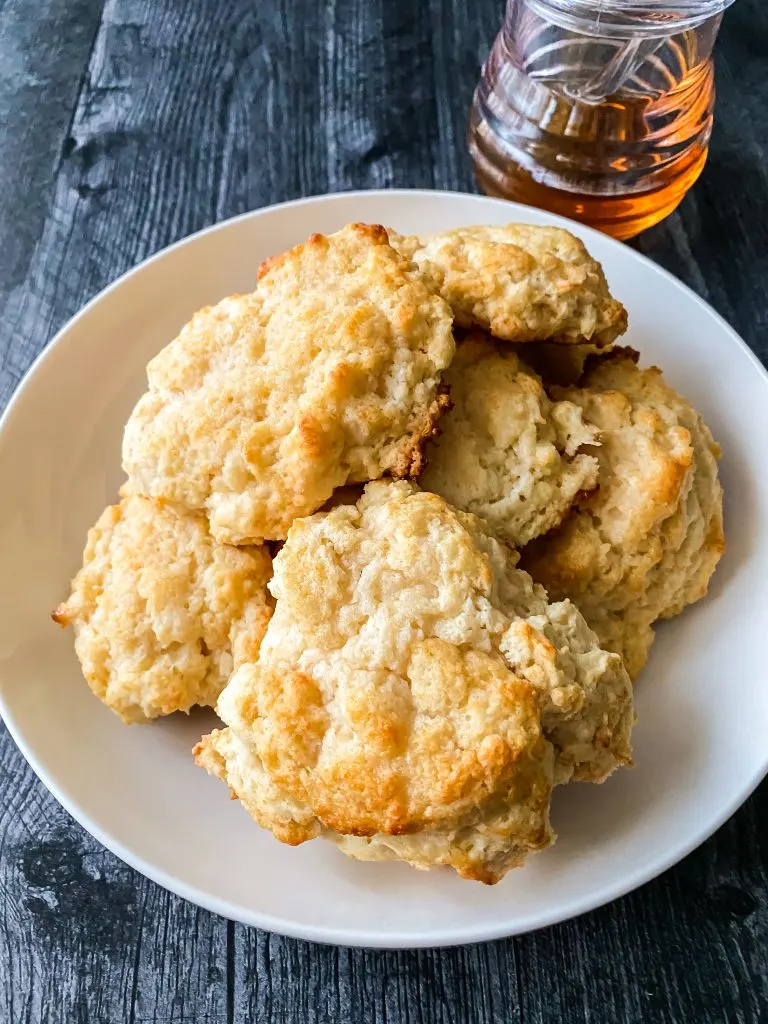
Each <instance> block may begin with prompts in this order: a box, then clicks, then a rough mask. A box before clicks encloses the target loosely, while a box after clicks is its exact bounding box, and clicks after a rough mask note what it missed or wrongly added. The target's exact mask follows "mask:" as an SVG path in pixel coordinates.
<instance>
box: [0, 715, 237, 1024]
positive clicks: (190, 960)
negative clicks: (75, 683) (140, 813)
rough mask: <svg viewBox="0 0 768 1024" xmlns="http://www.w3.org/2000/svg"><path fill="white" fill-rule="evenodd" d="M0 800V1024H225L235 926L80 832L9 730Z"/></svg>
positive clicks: (2, 735)
mask: <svg viewBox="0 0 768 1024" xmlns="http://www.w3.org/2000/svg"><path fill="white" fill-rule="evenodd" d="M0 792H2V800H0V1021H2V1022H3V1024H6V1022H7V1024H42V1022H49V1021H50V1022H56V1024H76V1022H77V1024H80V1022H82V1024H86V1022H87V1024H91V1022H93V1024H113V1022H114V1024H129V1022H131V1024H133V1022H135V1024H139V1022H140V1021H142V1022H143V1021H155V1020H157V1021H163V1022H165V1021H168V1022H170V1021H186V1020H194V1021H196V1022H197V1021H199V1022H201V1024H226V1022H227V1009H226V1007H227V1001H226V989H227V982H226V963H227V958H226V943H227V924H226V922H225V921H223V920H221V919H220V918H217V917H214V916H213V915H211V914H208V913H205V912H204V911H201V910H198V909H197V908H196V907H194V906H193V905H192V904H190V903H187V902H185V901H184V900H180V899H177V898H176V897H175V896H171V895H170V893H167V892H165V891H164V890H163V889H161V888H160V887H159V886H156V885H153V884H151V883H149V882H147V881H146V880H145V879H143V878H142V877H141V876H140V875H138V874H137V873H136V872H135V871H133V870H132V869H131V868H129V867H127V866H126V865H125V864H123V863H122V862H121V861H119V860H118V859H117V858H116V857H113V856H112V854H110V853H108V852H107V851H106V850H105V849H104V848H103V847H102V846H101V844H100V843H98V842H96V840H95V839H92V838H91V837H90V836H89V835H88V834H87V833H86V832H84V831H83V829H81V828H80V827H79V826H77V825H75V824H74V822H73V821H72V819H71V818H70V817H69V815H68V814H67V813H66V811H64V810H63V809H62V808H61V807H59V805H58V804H57V803H56V801H55V800H54V799H53V798H52V797H51V796H49V795H48V793H47V792H46V791H45V790H44V789H43V787H42V786H41V785H40V783H39V782H38V781H37V779H36V778H35V776H34V775H33V773H32V771H31V770H30V769H29V768H28V767H27V765H26V764H25V763H24V761H23V759H22V758H21V756H20V755H19V754H18V752H17V751H16V749H15V747H14V746H13V744H12V743H11V742H10V741H9V739H8V737H7V734H6V732H5V729H4V727H2V726H0Z"/></svg>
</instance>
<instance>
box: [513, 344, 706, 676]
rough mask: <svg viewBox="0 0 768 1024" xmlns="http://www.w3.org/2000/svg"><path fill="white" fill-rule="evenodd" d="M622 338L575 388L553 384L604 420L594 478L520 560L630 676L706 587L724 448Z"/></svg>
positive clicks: (588, 415)
mask: <svg viewBox="0 0 768 1024" xmlns="http://www.w3.org/2000/svg"><path fill="white" fill-rule="evenodd" d="M636 358H637V354H636V353H633V352H632V351H631V350H628V349H621V350H619V349H616V350H615V351H614V352H612V353H610V354H609V355H608V356H606V357H605V358H604V359H601V360H598V361H596V362H595V364H594V366H593V367H592V368H591V369H588V371H587V373H586V375H585V377H584V378H583V380H582V383H581V386H580V387H579V388H570V389H562V390H559V389H553V394H554V395H555V396H556V397H557V398H558V399H561V400H566V401H570V402H573V403H575V404H576V405H578V406H579V407H580V408H581V409H582V410H583V413H584V418H585V420H587V422H589V423H592V424H594V426H595V427H596V428H597V429H598V430H599V432H600V439H601V444H600V447H599V448H597V449H595V451H596V455H597V458H598V460H599V463H600V471H599V479H598V487H597V490H595V491H594V492H593V493H592V494H591V495H589V496H587V498H586V499H585V501H584V502H583V503H581V504H580V505H579V507H578V508H576V509H574V510H573V511H572V512H571V513H570V514H569V515H568V517H567V518H566V520H565V522H564V523H563V524H562V526H561V527H559V528H558V529H556V530H555V531H553V532H552V533H549V534H547V535H545V536H543V537H540V538H538V539H537V540H535V541H534V542H533V543H532V544H530V545H529V546H528V547H526V548H525V550H524V551H523V555H522V564H523V566H524V568H525V569H527V570H528V571H529V572H530V573H531V575H532V576H533V577H534V579H536V580H538V581H539V582H540V583H542V584H543V585H544V586H545V587H546V588H547V591H548V592H549V594H550V596H553V597H556V598H570V599H571V600H573V601H574V602H576V604H578V606H579V608H580V610H581V611H582V613H583V615H584V617H585V618H586V620H587V622H588V623H589V624H590V626H591V627H592V629H593V630H594V631H595V632H596V633H597V635H598V636H599V638H600V640H601V642H602V644H603V645H604V646H605V647H607V648H608V649H609V650H612V651H616V652H617V653H619V654H621V655H622V656H623V658H624V660H625V662H626V665H627V668H628V669H629V673H630V675H631V676H632V677H635V676H636V675H637V674H638V673H639V672H640V670H641V669H642V667H643V665H644V664H645V661H646V658H647V655H648V651H649V649H650V646H651V643H652V641H653V629H652V624H653V622H654V621H655V620H656V619H659V618H665V619H666V618H671V617H672V616H674V615H677V614H679V613H680V612H681V611H682V610H683V608H685V607H686V606H687V605H689V604H691V603H693V602H694V601H698V600H699V599H700V598H702V597H703V596H704V595H705V594H706V592H707V587H708V584H709V579H710V577H711V576H712V573H713V572H714V570H715V567H716V566H717V563H718V561H719V559H720V557H721V555H722V553H723V550H724V544H725V542H724V535H723V493H722V488H721V486H720V482H719V480H718V474H717V459H718V456H719V449H718V447H717V445H716V444H715V442H714V441H713V440H712V435H711V433H710V432H709V429H708V428H707V426H706V424H705V423H704V421H703V420H702V418H701V416H700V415H699V414H698V413H697V412H696V411H695V410H694V409H693V408H692V407H691V405H690V404H689V403H688V402H687V401H686V400H685V399H684V398H682V397H681V396H680V395H679V394H677V392H675V391H674V390H673V389H672V388H671V387H670V386H669V385H668V384H667V382H666V381H665V380H664V377H663V375H662V373H661V371H660V370H659V369H658V368H656V367H651V368H649V369H645V370H643V369H640V368H639V367H638V366H637V364H636Z"/></svg>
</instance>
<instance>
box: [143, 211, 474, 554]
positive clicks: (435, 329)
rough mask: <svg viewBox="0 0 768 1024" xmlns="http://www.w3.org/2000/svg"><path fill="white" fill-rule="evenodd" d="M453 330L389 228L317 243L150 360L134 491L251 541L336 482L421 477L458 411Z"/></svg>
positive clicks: (207, 313) (283, 529) (271, 532)
mask: <svg viewBox="0 0 768 1024" xmlns="http://www.w3.org/2000/svg"><path fill="white" fill-rule="evenodd" d="M452 319H453V318H452V313H451V310H450V308H449V307H448V305H447V304H446V303H445V302H444V301H443V299H441V298H440V297H439V296H438V295H437V294H436V293H435V291H434V289H433V287H432V286H431V285H430V284H429V283H428V282H427V281H426V280H425V279H424V277H423V276H422V275H421V273H420V272H419V271H418V270H417V269H416V268H415V267H413V266H412V265H410V264H409V263H408V261H407V260H405V259H403V258H402V257H401V256H400V255H398V254H397V253H396V252H395V251H394V249H392V248H391V246H390V245H389V244H388V240H387V234H386V231H385V230H384V228H381V227H377V226H371V225H365V224H351V225H347V227H345V228H343V229H342V230H341V231H339V232H337V233H336V234H334V235H329V236H325V235H312V236H311V237H310V238H309V239H308V241H307V242H305V243H304V244H303V245H299V246H297V247H296V248H295V249H291V250H290V251H289V252H286V253H283V254H281V255H280V256H276V257H273V258H272V259H270V260H267V261H266V262H265V263H264V264H262V266H261V267H260V269H259V282H258V288H257V290H256V292H254V293H253V294H250V295H241V296H231V297H230V298H227V299H224V300H223V301H222V302H220V303H219V304H218V305H216V306H213V307H208V308H206V309H202V310H200V312H199V313H197V314H196V315H195V316H194V317H193V319H192V320H191V322H190V323H189V324H188V325H187V326H186V327H184V329H183V330H182V331H181V333H180V334H179V336H178V337H177V338H176V339H175V340H174V341H172V342H171V343H170V345H168V346H167V347H166V348H165V349H163V351H162V352H160V354H159V355H158V356H156V357H155V358H154V359H153V360H152V361H151V362H150V364H149V366H148V369H147V374H148V379H149V390H148V391H147V392H146V394H145V395H144V396H143V397H142V398H141V399H140V400H139V402H138V404H137V406H136V408H135V409H134V411H133V414H132V415H131V418H130V420H129V422H128V425H127V427H126V430H125V435H124V442H123V465H124V468H125V471H126V473H127V475H128V478H129V485H128V486H129V489H130V490H131V491H132V492H134V493H140V494H144V495H146V496H148V497H153V498H160V499H164V500H167V501H171V502H174V503H178V504H182V505H185V506H187V507H188V508H190V509H194V510H203V511H205V512H206V513H207V514H208V516H209V518H210V524H211V531H212V533H213V535H214V537H215V538H216V539H217V540H218V541H220V542H222V543H233V544H246V543H255V542H259V541H262V540H265V539H267V540H281V539H284V538H285V536H286V534H287V532H288V529H289V527H290V525H291V523H292V522H293V520H294V519H295V518H296V517H297V516H303V515H307V514H309V513H311V512H314V511H315V510H316V509H318V508H320V507H321V506H322V505H323V503H324V502H325V501H326V500H327V499H328V498H329V497H330V496H331V494H332V492H333V490H334V489H335V488H336V487H340V486H342V485H344V484H348V483H355V482H365V481H368V480H372V479H376V478H378V477H380V476H383V475H384V474H390V475H392V476H395V477H407V476H410V475H416V474H418V473H419V472H420V471H421V469H422V466H423V460H422V448H423V445H424V443H425V441H426V439H427V438H429V437H430V435H431V434H432V432H433V430H434V428H435V424H436V422H437V420H438V419H439V417H440V415H441V413H442V412H443V411H444V409H445V408H447V406H448V404H449V402H448V397H447V394H446V393H445V390H444V388H443V387H442V385H441V376H442V372H443V371H444V370H445V369H446V367H447V366H448V365H449V363H450V361H451V359H452V358H453V354H454V349H455V346H454V341H453V334H452Z"/></svg>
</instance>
